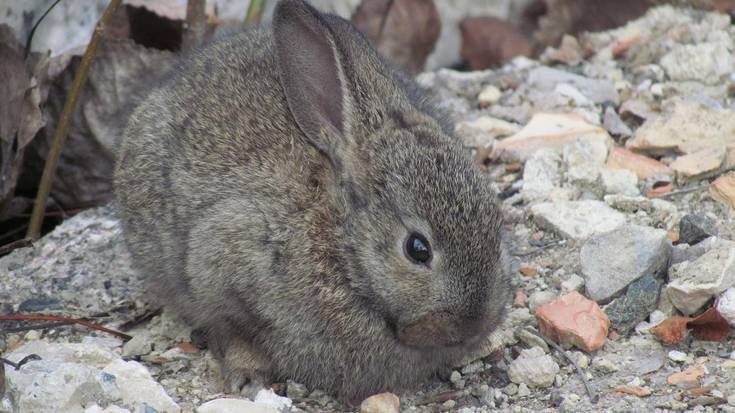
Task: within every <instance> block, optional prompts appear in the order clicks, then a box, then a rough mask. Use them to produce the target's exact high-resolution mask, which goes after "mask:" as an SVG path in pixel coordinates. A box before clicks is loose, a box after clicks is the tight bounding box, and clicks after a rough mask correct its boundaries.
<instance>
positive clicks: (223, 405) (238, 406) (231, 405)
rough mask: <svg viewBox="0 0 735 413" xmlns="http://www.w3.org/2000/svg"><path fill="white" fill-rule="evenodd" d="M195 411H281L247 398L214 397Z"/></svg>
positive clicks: (218, 412) (271, 412)
mask: <svg viewBox="0 0 735 413" xmlns="http://www.w3.org/2000/svg"><path fill="white" fill-rule="evenodd" d="M196 413H281V411H279V410H278V409H277V408H275V407H273V406H270V405H267V404H262V403H256V402H254V401H252V400H248V399H226V398H221V399H214V400H210V401H208V402H206V403H204V404H202V405H201V406H199V407H197V409H196Z"/></svg>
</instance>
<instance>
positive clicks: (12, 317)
mask: <svg viewBox="0 0 735 413" xmlns="http://www.w3.org/2000/svg"><path fill="white" fill-rule="evenodd" d="M0 321H63V322H68V323H70V324H79V325H83V326H85V327H87V328H91V329H94V330H99V331H102V332H105V333H108V334H112V335H114V336H117V337H120V338H121V339H123V340H125V341H127V340H130V339H131V338H133V337H131V336H129V335H127V334H125V333H123V332H120V331H117V330H113V329H110V328H107V327H103V326H101V325H99V324H97V323H93V322H91V321H86V320H80V319H78V318H71V317H63V316H57V315H47V314H5V315H0Z"/></svg>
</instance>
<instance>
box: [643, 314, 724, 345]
mask: <svg viewBox="0 0 735 413" xmlns="http://www.w3.org/2000/svg"><path fill="white" fill-rule="evenodd" d="M690 330H691V333H692V335H693V336H694V337H696V338H697V339H699V340H705V341H723V340H725V339H726V338H727V337H729V336H730V333H731V331H732V330H731V328H730V323H728V321H727V320H726V319H725V318H724V317H722V315H721V314H720V313H719V311H717V308H715V307H712V308H710V309H708V310H707V311H705V312H703V313H702V314H700V315H698V316H697V317H693V318H692V317H679V316H674V317H670V318H667V319H666V320H664V321H663V322H662V323H660V324H659V325H657V326H655V327H653V328H652V329H651V333H653V335H655V336H656V337H657V338H658V339H659V340H661V341H662V342H663V343H664V344H667V345H672V344H676V343H680V342H681V341H683V340H684V339H685V338H686V337H687V335H689V331H690Z"/></svg>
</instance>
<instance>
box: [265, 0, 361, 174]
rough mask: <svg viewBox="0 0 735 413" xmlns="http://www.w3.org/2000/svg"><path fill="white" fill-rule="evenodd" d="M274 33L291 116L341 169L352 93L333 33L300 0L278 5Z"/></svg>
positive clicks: (311, 9)
mask: <svg viewBox="0 0 735 413" xmlns="http://www.w3.org/2000/svg"><path fill="white" fill-rule="evenodd" d="M273 35H274V38H275V43H276V58H277V61H278V69H279V76H280V80H281V85H282V86H283V89H284V91H285V93H286V99H287V100H288V106H289V109H290V111H291V114H292V115H293V117H294V118H295V119H296V122H297V123H298V125H299V128H301V130H302V131H303V132H304V134H306V136H307V137H308V138H309V140H310V141H311V143H312V144H313V145H314V146H315V147H317V148H318V149H319V150H320V151H322V152H323V153H325V154H326V155H327V156H328V157H329V158H330V160H331V162H332V164H333V165H334V166H335V167H337V168H339V167H340V166H341V164H342V162H341V161H342V154H343V153H344V148H345V145H346V143H347V140H348V139H349V138H350V136H349V124H348V121H347V118H348V116H347V112H348V109H347V108H348V107H349V94H348V92H347V90H346V85H345V84H346V80H345V76H344V71H343V66H342V62H341V56H340V53H339V50H338V49H337V46H336V42H335V38H334V35H333V33H332V32H331V31H330V29H329V27H328V25H327V23H326V22H325V20H324V19H323V18H322V16H321V15H320V14H319V12H318V11H317V10H315V9H314V8H313V7H311V6H309V5H308V4H306V2H304V1H302V0H283V1H280V2H279V3H278V5H277V6H276V10H275V14H274V15H273Z"/></svg>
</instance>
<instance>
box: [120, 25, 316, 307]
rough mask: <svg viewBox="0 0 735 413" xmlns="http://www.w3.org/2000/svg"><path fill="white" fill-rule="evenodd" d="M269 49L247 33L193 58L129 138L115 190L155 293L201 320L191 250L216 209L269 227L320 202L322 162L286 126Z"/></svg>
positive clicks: (141, 112)
mask: <svg viewBox="0 0 735 413" xmlns="http://www.w3.org/2000/svg"><path fill="white" fill-rule="evenodd" d="M272 43H273V41H272V38H271V36H270V33H269V32H268V31H265V30H251V31H247V32H244V33H240V34H237V35H234V36H232V37H229V38H226V39H222V40H220V41H218V42H217V43H215V44H212V45H210V46H208V47H206V48H204V49H203V50H201V51H199V52H196V53H195V54H194V55H193V56H191V57H190V58H189V59H187V60H185V61H183V63H182V67H180V68H177V69H176V70H175V71H174V73H172V75H171V77H170V79H168V80H167V81H166V82H165V83H164V84H162V85H161V87H159V88H157V89H155V90H153V91H152V92H151V94H150V96H149V97H148V99H147V100H146V101H145V102H144V103H143V104H142V105H141V106H140V107H139V108H138V109H137V110H136V111H135V113H134V114H133V116H132V117H131V119H130V121H129V124H128V127H127V129H126V131H125V134H124V138H123V143H122V145H121V149H120V157H119V159H118V164H117V168H116V173H115V184H116V192H117V197H118V202H119V204H120V210H121V218H122V221H123V227H124V231H125V234H126V240H127V242H128V245H129V246H130V250H131V253H132V254H133V256H134V260H135V262H136V263H137V264H138V265H139V266H140V267H142V268H141V270H142V271H143V272H144V273H146V275H147V276H148V277H149V278H151V279H152V281H153V289H154V291H155V292H158V293H159V295H160V294H163V295H164V296H165V297H167V299H169V300H170V301H169V302H167V304H173V305H174V306H175V307H176V308H177V309H178V311H179V312H182V313H183V314H184V315H185V316H188V317H189V318H191V319H194V320H201V319H202V318H205V316H203V314H202V311H201V308H199V307H197V306H196V305H193V303H195V301H196V300H197V298H198V297H197V296H196V294H192V283H198V282H199V281H197V280H192V279H191V278H192V277H191V275H190V274H188V271H187V265H188V264H189V261H190V259H191V257H190V254H189V253H190V251H189V250H190V245H189V244H190V243H191V241H192V230H193V229H194V228H195V227H196V226H197V225H199V224H200V223H201V222H202V220H207V218H208V215H211V214H212V210H213V208H217V205H218V204H222V203H227V202H231V201H232V200H235V201H236V200H238V199H240V200H247V203H248V206H247V207H248V208H249V209H254V211H252V213H253V214H259V215H261V218H262V220H263V221H264V222H268V221H276V220H277V219H278V217H283V216H287V215H289V214H290V213H293V211H294V210H298V209H305V208H308V206H309V205H311V204H313V203H314V202H315V198H316V197H318V194H314V193H313V191H308V190H305V188H308V187H310V186H313V185H316V184H317V183H318V181H319V179H320V176H319V173H320V163H321V160H320V157H319V155H318V154H317V151H316V149H314V148H313V147H312V146H310V145H308V144H306V143H305V142H303V138H302V135H301V134H300V133H299V130H298V127H297V126H296V124H294V123H293V121H292V120H291V119H290V114H289V112H288V107H287V102H286V98H285V96H284V94H283V92H282V90H281V87H280V84H279V83H278V78H277V76H278V75H277V73H276V72H275V71H274V70H273V67H274V65H275V63H274V61H273V60H274V57H273V54H272ZM241 212H242V213H246V211H241ZM266 215H267V216H266ZM256 230H257V228H252V231H256ZM208 238H209V237H208ZM195 285H197V284H195Z"/></svg>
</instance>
